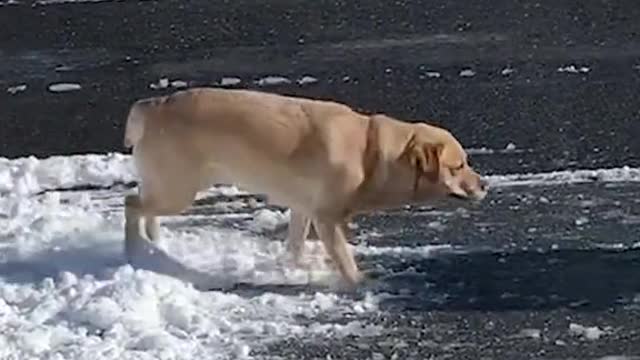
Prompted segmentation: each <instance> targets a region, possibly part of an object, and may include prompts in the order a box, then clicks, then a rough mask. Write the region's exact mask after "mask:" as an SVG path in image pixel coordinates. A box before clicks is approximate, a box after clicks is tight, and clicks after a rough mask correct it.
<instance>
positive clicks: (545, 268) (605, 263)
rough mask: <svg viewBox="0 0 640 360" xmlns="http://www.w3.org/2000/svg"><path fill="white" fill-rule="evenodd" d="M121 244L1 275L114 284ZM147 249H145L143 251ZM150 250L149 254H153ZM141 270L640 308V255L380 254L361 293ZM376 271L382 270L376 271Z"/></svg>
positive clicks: (499, 301) (100, 245) (391, 303)
mask: <svg viewBox="0 0 640 360" xmlns="http://www.w3.org/2000/svg"><path fill="white" fill-rule="evenodd" d="M122 250H123V247H122V245H121V243H118V242H115V241H113V240H111V241H102V242H97V243H96V242H94V243H93V244H92V245H91V246H87V247H79V248H78V247H77V248H69V249H60V250H46V251H43V252H40V253H35V254H32V255H31V256H29V257H26V258H25V259H23V260H16V261H11V262H6V263H2V264H0V276H2V277H4V278H5V280H8V281H11V282H19V283H34V282H37V281H39V280H42V279H44V278H46V277H56V276H57V275H58V274H59V273H60V272H63V271H66V272H70V273H73V274H75V275H76V276H78V277H82V276H86V275H92V276H93V277H94V278H96V279H100V278H105V279H107V278H109V277H110V276H111V272H112V271H113V269H115V268H118V267H119V266H122V265H125V264H127V261H126V260H125V257H124V254H123V251H122ZM143 250H144V249H143ZM146 250H148V249H146ZM152 253H153V254H151V256H147V257H145V260H144V261H139V262H137V263H136V264H134V268H138V269H145V270H149V271H153V272H157V273H161V274H165V275H170V276H173V277H177V278H179V279H181V280H184V281H188V282H191V283H198V282H200V284H194V285H195V286H196V288H199V289H201V290H223V291H228V292H232V293H236V294H238V295H241V296H244V297H253V296H258V295H260V294H263V293H265V292H275V293H280V294H283V295H298V294H300V293H309V294H312V293H314V292H317V291H327V292H335V291H340V292H342V293H343V295H344V296H352V297H354V298H360V297H363V296H364V295H365V294H366V293H368V292H373V293H374V294H378V295H381V296H379V299H380V304H379V305H380V307H381V309H382V310H386V311H403V310H420V311H430V310H440V311H512V310H545V309H554V308H561V307H569V308H575V309H577V310H584V311H588V310H600V309H606V308H610V307H613V306H625V305H632V306H640V295H639V294H640V280H639V279H638V277H637V274H638V272H639V271H640V249H628V250H605V249H588V250H581V249H563V250H552V251H548V252H539V251H534V250H517V251H512V252H508V253H506V252H487V251H472V252H465V253H455V252H450V253H448V252H446V251H445V252H442V251H441V252H439V253H437V254H436V255H434V256H431V257H427V258H425V257H422V256H413V257H412V256H409V257H406V256H405V257H399V256H397V255H394V256H391V255H375V256H365V257H360V258H359V262H360V263H361V264H362V267H363V270H364V271H365V272H366V273H368V280H366V281H365V282H364V283H363V285H362V286H361V287H359V288H358V289H357V290H355V291H349V290H348V289H342V290H341V289H340V288H338V289H336V288H335V287H329V286H327V285H287V284H282V285H280V284H270V285H254V284H251V283H246V284H243V283H237V282H236V283H231V284H227V283H224V282H220V281H221V276H220V275H215V274H205V273H200V272H198V271H197V270H195V269H190V268H188V267H186V266H184V265H183V264H181V263H180V262H179V261H178V260H177V259H174V258H173V257H171V256H169V255H168V254H166V253H164V252H163V251H162V250H159V249H155V250H154V251H152ZM374 269H375V270H374Z"/></svg>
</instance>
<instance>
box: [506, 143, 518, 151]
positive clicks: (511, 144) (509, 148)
mask: <svg viewBox="0 0 640 360" xmlns="http://www.w3.org/2000/svg"><path fill="white" fill-rule="evenodd" d="M504 149H505V150H506V151H514V150H515V149H516V144H514V143H512V142H510V143H508V144H507V146H506V147H505V148H504Z"/></svg>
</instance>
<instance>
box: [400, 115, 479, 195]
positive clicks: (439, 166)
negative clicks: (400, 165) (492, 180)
mask: <svg viewBox="0 0 640 360" xmlns="http://www.w3.org/2000/svg"><path fill="white" fill-rule="evenodd" d="M413 127H414V132H413V133H412V136H411V138H410V140H409V142H408V143H407V147H406V149H405V155H406V158H405V160H406V161H408V162H409V166H410V167H412V169H413V172H414V189H413V191H414V197H415V199H416V200H419V201H421V200H428V199H431V198H433V196H434V195H436V196H451V197H455V198H458V199H463V200H476V201H479V200H482V199H483V198H484V197H485V196H486V195H487V190H488V186H487V182H486V180H484V179H483V178H482V177H481V176H480V175H479V174H478V173H476V172H475V171H474V170H473V169H472V168H471V166H470V165H469V163H468V160H467V154H466V152H465V151H464V149H463V148H462V145H460V143H459V142H458V140H456V138H455V137H454V136H453V135H452V134H451V133H450V132H448V131H447V130H444V129H442V128H439V127H435V126H431V125H427V124H423V123H420V124H415V125H413Z"/></svg>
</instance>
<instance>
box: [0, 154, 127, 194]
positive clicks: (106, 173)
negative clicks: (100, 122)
mask: <svg viewBox="0 0 640 360" xmlns="http://www.w3.org/2000/svg"><path fill="white" fill-rule="evenodd" d="M135 180H136V177H135V173H134V167H133V163H132V162H131V161H130V157H129V156H128V155H123V154H117V153H113V154H107V155H73V156H52V157H49V158H46V159H37V158H35V157H33V156H31V157H28V158H19V159H7V158H0V195H6V194H8V193H11V194H14V195H29V194H34V193H38V192H41V191H44V190H51V189H63V188H73V187H77V186H104V187H106V186H112V185H114V184H119V183H128V182H132V181H135Z"/></svg>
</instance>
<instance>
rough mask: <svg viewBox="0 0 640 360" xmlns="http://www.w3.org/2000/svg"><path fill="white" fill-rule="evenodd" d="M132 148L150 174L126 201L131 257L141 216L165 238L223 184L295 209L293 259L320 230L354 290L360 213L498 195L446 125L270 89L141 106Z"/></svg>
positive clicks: (153, 234)
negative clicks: (354, 222) (351, 226)
mask: <svg viewBox="0 0 640 360" xmlns="http://www.w3.org/2000/svg"><path fill="white" fill-rule="evenodd" d="M124 143H125V145H126V146H128V147H133V150H132V152H133V157H134V159H135V163H136V166H137V169H138V173H139V176H140V183H139V194H138V195H129V196H127V197H126V199H125V204H126V205H125V212H126V232H125V236H126V244H127V246H126V249H127V250H126V251H127V254H128V255H130V249H131V245H132V244H131V243H132V242H133V241H138V240H136V239H141V235H140V220H141V219H142V218H144V219H145V226H144V228H145V230H144V234H145V235H146V236H143V237H146V238H148V239H150V240H155V239H156V238H157V237H158V222H157V219H156V217H157V216H163V215H173V214H178V213H180V212H182V211H184V210H185V209H186V208H188V207H189V206H190V205H191V204H192V202H193V201H194V198H195V196H196V194H197V193H198V192H199V191H202V190H205V189H207V188H208V187H210V186H212V185H214V184H234V185H237V186H238V187H241V188H243V189H245V190H246V191H249V192H254V193H260V194H265V195H266V196H267V197H268V199H269V201H270V202H271V203H273V204H276V205H281V206H285V207H288V208H290V209H291V221H290V225H289V235H288V239H287V243H288V248H289V250H290V251H291V253H292V254H293V257H294V259H296V260H299V259H300V257H301V255H302V248H303V246H302V245H303V243H304V240H305V239H306V238H307V236H308V234H309V229H310V228H312V229H313V230H315V233H316V235H317V236H318V237H319V239H320V240H322V242H323V243H324V246H325V249H326V251H327V253H328V255H329V256H330V258H331V259H332V260H333V262H334V263H335V265H336V266H337V268H338V270H339V271H340V273H341V275H342V277H343V278H344V279H345V280H346V281H347V282H348V283H349V284H352V285H355V284H357V283H358V282H359V280H360V279H361V278H362V275H361V273H360V271H359V270H358V266H357V265H356V261H355V260H354V257H353V255H352V254H351V253H350V251H349V248H348V244H347V235H346V234H345V231H346V226H345V224H346V223H347V221H348V220H349V219H350V218H351V217H352V216H353V215H354V214H357V213H362V212H367V211H371V210H376V209H384V208H390V207H395V206H401V205H405V204H417V203H422V202H425V201H429V200H432V199H436V198H441V197H445V196H455V197H457V198H462V199H468V200H480V199H482V198H483V197H484V196H485V195H486V191H487V190H486V184H485V182H484V181H483V180H482V179H481V177H480V176H479V175H478V174H477V173H476V172H475V171H474V170H473V169H471V168H470V167H469V165H468V163H467V156H466V153H465V152H464V150H463V148H462V146H461V145H460V143H459V142H458V141H457V140H456V139H455V138H454V137H453V136H452V135H451V134H450V133H449V132H448V131H446V130H444V129H442V128H439V127H435V126H432V125H427V124H425V123H414V124H412V123H408V122H403V121H399V120H395V119H393V118H391V117H388V116H385V115H372V116H368V115H364V114H361V113H358V112H356V111H354V110H352V109H351V108H350V107H349V106H346V105H344V104H340V103H336V102H331V101H321V100H312V99H306V98H300V97H288V96H281V95H276V94H272V93H265V92H257V91H249V90H224V89H214V88H195V89H190V90H184V91H178V92H176V93H173V94H172V95H170V96H163V97H155V98H149V99H143V100H140V101H137V102H136V103H135V104H133V106H132V107H131V110H130V113H129V117H128V120H127V125H126V131H125V138H124ZM311 225H313V226H312V227H311Z"/></svg>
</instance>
